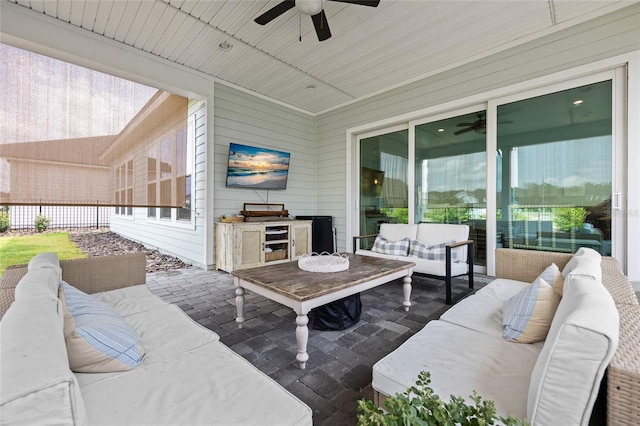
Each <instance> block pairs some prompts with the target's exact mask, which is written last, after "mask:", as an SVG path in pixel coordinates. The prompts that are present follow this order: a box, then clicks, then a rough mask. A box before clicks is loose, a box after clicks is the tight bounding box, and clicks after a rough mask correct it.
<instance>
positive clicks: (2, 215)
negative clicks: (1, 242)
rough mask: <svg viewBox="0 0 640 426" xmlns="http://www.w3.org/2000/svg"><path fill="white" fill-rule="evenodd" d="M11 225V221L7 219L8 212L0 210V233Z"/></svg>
mask: <svg viewBox="0 0 640 426" xmlns="http://www.w3.org/2000/svg"><path fill="white" fill-rule="evenodd" d="M10 227H11V221H10V220H9V213H7V212H0V233H3V232H7V231H8V230H9V228H10Z"/></svg>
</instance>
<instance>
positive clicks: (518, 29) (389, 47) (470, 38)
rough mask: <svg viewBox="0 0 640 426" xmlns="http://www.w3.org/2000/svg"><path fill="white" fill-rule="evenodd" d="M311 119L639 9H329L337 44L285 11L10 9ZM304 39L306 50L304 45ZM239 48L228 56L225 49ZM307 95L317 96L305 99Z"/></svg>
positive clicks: (64, 5) (141, 4) (41, 1)
mask: <svg viewBox="0 0 640 426" xmlns="http://www.w3.org/2000/svg"><path fill="white" fill-rule="evenodd" d="M9 1H12V2H14V3H17V4H20V5H22V6H24V7H27V8H30V9H33V10H34V11H36V12H40V13H44V14H46V15H49V16H51V17H53V18H56V19H58V20H60V21H64V22H66V23H68V25H74V26H77V27H81V28H83V29H85V30H87V31H91V32H93V33H95V34H98V35H101V36H103V37H106V38H109V39H112V40H114V41H116V42H119V43H124V44H126V45H129V46H132V47H134V48H136V49H140V50H143V51H145V52H149V53H151V54H153V55H157V56H159V57H162V58H165V59H167V60H169V61H173V62H176V63H178V64H181V65H184V66H186V67H188V68H191V69H194V70H198V71H200V72H203V73H205V74H208V75H211V76H214V77H216V78H217V79H219V80H221V81H224V82H229V83H232V84H234V85H236V86H239V87H242V88H245V89H248V90H251V91H253V92H256V93H260V94H262V95H264V96H267V97H269V98H272V99H276V100H279V101H281V102H284V103H286V104H289V105H292V106H295V107H297V108H300V109H302V110H305V111H308V112H310V113H319V112H322V111H327V110H330V109H332V108H335V107H337V106H339V105H343V104H345V103H348V102H351V101H353V100H356V99H360V98H364V97H367V96H370V95H372V94H374V93H379V92H381V91H384V90H387V89H390V88H393V87H396V86H399V85H402V84H406V83H407V82H410V81H414V80H416V79H418V78H420V77H424V76H427V75H429V74H433V73H435V72H438V71H443V70H446V69H448V68H450V67H452V66H455V65H461V64H463V63H465V62H468V61H471V60H475V59H479V58H481V57H483V56H486V55H488V54H491V53H495V52H497V51H500V50H503V49H506V48H509V47H512V46H515V45H517V44H519V43H523V42H525V41H529V40H531V39H535V38H536V37H540V36H543V35H546V34H549V33H550V32H553V31H556V30H559V29H562V28H566V27H567V26H570V25H576V24H579V23H581V22H584V21H586V20H589V19H593V18H595V17H597V16H600V15H604V14H607V13H610V12H612V11H614V10H617V9H620V8H622V7H626V6H629V5H631V4H633V3H638V1H635V0H634V1H631V0H584V1H583V0H498V1H486V0H466V1H465V0H459V1H458V0H446V1H437V0H381V2H380V5H379V6H378V7H377V8H372V7H365V6H359V5H353V4H346V3H339V2H334V1H331V0H327V1H325V4H324V10H325V13H326V15H327V19H328V22H329V26H330V29H331V32H332V34H333V36H332V37H331V38H330V39H328V40H326V41H323V42H319V41H318V39H317V37H316V34H315V30H314V28H313V24H312V21H311V18H310V17H309V16H306V15H301V14H300V13H298V12H297V10H296V9H291V10H289V11H288V12H286V13H284V14H283V15H281V16H280V17H278V18H276V19H275V20H273V21H271V22H270V23H269V24H267V25H265V26H261V25H258V24H256V23H255V22H254V21H253V20H254V19H255V18H256V17H257V16H259V15H261V14H262V13H264V12H266V11H267V10H269V9H270V8H271V7H273V6H275V5H277V4H278V3H280V1H281V0H269V1H266V0H258V1H255V0H215V1H213V0H142V1H140V0H99V1H98V0H72V1H69V0H9ZM300 36H301V37H302V40H301V41H300V40H299V37H300ZM223 42H228V43H230V44H231V45H233V48H232V49H231V50H230V51H226V52H225V51H223V50H221V49H220V48H219V45H220V43H223ZM308 86H315V89H313V90H309V89H307V87H308Z"/></svg>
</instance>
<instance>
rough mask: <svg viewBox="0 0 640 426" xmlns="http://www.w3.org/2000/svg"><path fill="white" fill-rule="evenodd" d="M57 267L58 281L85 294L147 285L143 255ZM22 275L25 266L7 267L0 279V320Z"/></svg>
mask: <svg viewBox="0 0 640 426" xmlns="http://www.w3.org/2000/svg"><path fill="white" fill-rule="evenodd" d="M60 267H61V268H62V279H63V280H65V281H66V282H68V283H69V284H71V285H73V286H74V287H76V288H78V289H80V290H82V291H84V292H85V293H87V294H92V293H99V292H101V291H109V290H115V289H118V288H124V287H129V286H132V285H139V284H146V282H147V275H146V272H145V268H146V256H145V254H144V253H128V254H122V255H114V256H102V257H88V258H84V259H72V260H62V261H60ZM114 271H118V272H117V273H114ZM26 273H27V266H26V265H19V266H10V267H8V268H7V269H6V270H5V271H4V274H3V275H2V277H0V319H1V318H2V317H3V316H4V314H5V312H6V311H7V309H9V306H11V303H13V301H14V295H15V288H16V286H17V285H18V282H20V280H21V279H22V277H23V276H24V275H25V274H26Z"/></svg>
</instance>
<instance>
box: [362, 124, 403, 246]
mask: <svg viewBox="0 0 640 426" xmlns="http://www.w3.org/2000/svg"><path fill="white" fill-rule="evenodd" d="M408 147H409V142H408V131H407V130H399V131H396V132H391V133H386V134H383V135H379V136H373V137H369V138H366V139H361V140H360V235H370V234H376V233H378V230H379V229H380V224H382V223H408V217H409V201H408V194H409V193H408V191H409V188H408V186H407V182H408V168H409V167H408V166H409V164H408V155H407V154H408V151H409V148H408ZM372 244H373V239H371V241H367V240H362V241H361V247H362V248H370V246H371V245H372Z"/></svg>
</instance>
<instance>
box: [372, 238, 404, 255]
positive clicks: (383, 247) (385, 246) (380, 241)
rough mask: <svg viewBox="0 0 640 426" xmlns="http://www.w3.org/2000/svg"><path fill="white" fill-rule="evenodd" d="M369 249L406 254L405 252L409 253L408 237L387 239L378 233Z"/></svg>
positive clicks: (392, 253)
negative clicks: (394, 239) (395, 239)
mask: <svg viewBox="0 0 640 426" xmlns="http://www.w3.org/2000/svg"><path fill="white" fill-rule="evenodd" d="M371 251H374V252H376V253H381V254H390V255H394V256H406V255H407V253H409V238H403V239H401V240H399V241H389V240H387V239H386V238H385V237H383V236H382V235H378V236H377V237H376V240H375V241H374V242H373V247H372V248H371Z"/></svg>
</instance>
